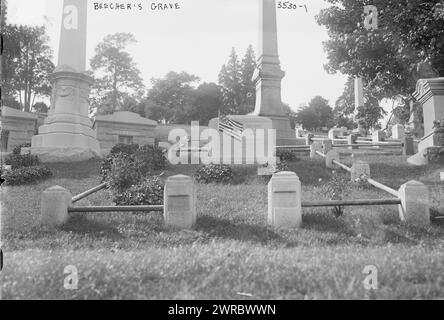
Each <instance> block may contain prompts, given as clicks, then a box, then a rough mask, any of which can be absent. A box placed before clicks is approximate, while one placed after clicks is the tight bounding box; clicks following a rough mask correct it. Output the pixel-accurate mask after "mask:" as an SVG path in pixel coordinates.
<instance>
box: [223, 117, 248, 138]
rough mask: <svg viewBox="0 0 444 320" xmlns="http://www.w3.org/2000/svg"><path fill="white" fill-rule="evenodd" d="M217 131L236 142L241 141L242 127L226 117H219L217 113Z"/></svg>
mask: <svg viewBox="0 0 444 320" xmlns="http://www.w3.org/2000/svg"><path fill="white" fill-rule="evenodd" d="M219 131H220V132H222V133H225V134H226V135H229V136H230V137H233V138H234V139H236V140H239V141H242V133H243V132H244V125H243V124H242V123H240V122H237V121H234V120H232V119H229V118H228V117H227V116H226V115H220V113H219Z"/></svg>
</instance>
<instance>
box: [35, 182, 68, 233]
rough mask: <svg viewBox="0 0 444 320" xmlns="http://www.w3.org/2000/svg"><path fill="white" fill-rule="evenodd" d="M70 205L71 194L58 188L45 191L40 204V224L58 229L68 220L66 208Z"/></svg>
mask: <svg viewBox="0 0 444 320" xmlns="http://www.w3.org/2000/svg"><path fill="white" fill-rule="evenodd" d="M71 203H72V195H71V193H70V192H69V191H68V190H66V189H65V188H62V187H60V186H54V187H51V188H49V189H46V190H45V191H44V192H43V194H42V200H41V203H40V211H41V221H42V224H44V225H46V226H50V227H59V226H61V225H63V224H64V223H65V222H66V221H67V220H68V207H69V206H70V205H71Z"/></svg>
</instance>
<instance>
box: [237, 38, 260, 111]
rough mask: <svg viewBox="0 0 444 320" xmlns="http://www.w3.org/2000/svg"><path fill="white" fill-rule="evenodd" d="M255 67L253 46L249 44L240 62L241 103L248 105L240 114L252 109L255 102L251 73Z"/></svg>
mask: <svg viewBox="0 0 444 320" xmlns="http://www.w3.org/2000/svg"><path fill="white" fill-rule="evenodd" d="M256 67H257V64H256V56H255V54H254V50H253V46H252V45H251V44H250V45H249V46H248V48H247V52H246V53H245V56H244V58H243V59H242V64H241V94H242V99H243V101H242V104H243V105H246V106H248V107H247V110H246V112H245V111H244V110H242V113H241V114H246V113H250V112H252V111H254V106H255V103H256V84H255V83H254V81H253V74H254V71H255V70H256Z"/></svg>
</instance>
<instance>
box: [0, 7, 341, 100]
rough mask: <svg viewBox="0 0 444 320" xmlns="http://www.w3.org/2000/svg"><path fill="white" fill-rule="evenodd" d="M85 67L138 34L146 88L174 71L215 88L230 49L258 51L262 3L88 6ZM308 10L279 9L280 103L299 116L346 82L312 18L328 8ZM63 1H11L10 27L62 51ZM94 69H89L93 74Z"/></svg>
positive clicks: (335, 94)
mask: <svg viewBox="0 0 444 320" xmlns="http://www.w3.org/2000/svg"><path fill="white" fill-rule="evenodd" d="M88 2H89V4H88V43H87V61H88V64H89V59H90V58H91V57H92V56H93V54H94V48H95V47H96V45H97V44H98V43H99V42H100V41H101V40H102V39H103V38H104V37H105V36H106V35H108V34H113V33H116V32H130V33H133V34H134V35H135V37H136V39H137V41H138V43H137V44H135V45H132V46H131V47H129V48H128V50H129V52H130V53H131V54H132V56H133V57H134V59H135V61H136V62H137V64H138V66H139V69H140V70H141V72H142V76H143V78H144V81H145V84H146V86H147V87H150V79H151V78H153V77H154V78H157V77H163V76H165V74H166V73H168V72H169V71H177V72H180V71H186V72H188V73H192V74H195V75H197V76H199V77H200V78H201V81H206V82H217V76H218V74H219V71H220V69H221V66H222V65H223V64H224V63H226V61H227V60H228V56H229V53H230V51H231V47H235V48H236V51H237V53H238V55H239V56H240V58H242V56H243V55H244V53H245V50H246V48H247V46H248V45H249V44H252V45H253V47H254V49H255V51H257V43H258V41H257V40H258V1H257V0H180V1H176V2H175V1H172V2H170V3H178V4H179V6H180V8H181V9H180V10H174V11H172V10H169V11H152V10H150V6H151V3H152V2H153V1H150V0H123V1H117V0H112V1H111V0H104V1H94V0H88ZM96 2H101V3H115V2H120V3H136V4H138V3H141V4H142V6H143V10H142V11H126V12H124V11H110V10H108V11H97V10H94V3H96ZM292 2H293V3H295V4H297V5H304V4H305V5H306V6H307V9H308V13H307V12H306V11H305V9H304V8H298V9H296V10H284V9H278V10H277V15H278V40H279V54H280V59H281V67H282V69H283V70H284V71H285V72H286V77H285V78H284V79H283V81H282V100H283V101H284V102H286V103H289V104H290V105H291V106H292V107H293V108H297V107H298V106H299V105H300V104H302V103H306V102H308V101H309V100H310V99H311V98H313V97H314V96H315V95H322V96H323V97H325V98H327V99H329V100H330V103H331V106H332V107H333V106H334V102H335V101H336V99H337V98H338V97H339V96H340V95H341V93H342V90H343V86H344V83H345V80H346V77H345V76H343V75H329V74H327V72H326V71H325V70H324V68H323V65H324V63H325V62H326V55H325V53H324V50H323V47H322V41H324V40H326V39H328V36H327V32H326V30H325V29H324V28H322V27H320V26H319V25H318V24H317V23H316V22H315V19H314V16H315V15H316V14H317V13H318V12H319V10H320V9H321V8H323V7H326V6H327V5H328V4H326V3H325V1H324V0H301V1H292ZM62 3H63V1H62V0H32V1H30V0H9V11H8V21H9V22H10V23H18V24H36V25H43V24H44V25H45V26H46V27H47V29H48V34H49V36H50V38H51V46H52V48H53V49H54V57H55V58H54V63H56V62H57V58H56V57H57V51H58V43H59V35H60V25H61V17H62ZM87 68H89V66H87Z"/></svg>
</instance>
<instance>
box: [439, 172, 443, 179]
mask: <svg viewBox="0 0 444 320" xmlns="http://www.w3.org/2000/svg"><path fill="white" fill-rule="evenodd" d="M439 178H440V179H441V181H444V172H440V173H439Z"/></svg>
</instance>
